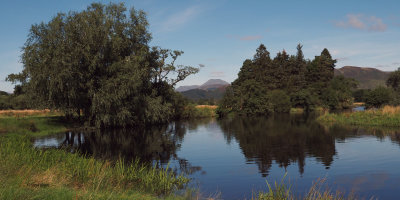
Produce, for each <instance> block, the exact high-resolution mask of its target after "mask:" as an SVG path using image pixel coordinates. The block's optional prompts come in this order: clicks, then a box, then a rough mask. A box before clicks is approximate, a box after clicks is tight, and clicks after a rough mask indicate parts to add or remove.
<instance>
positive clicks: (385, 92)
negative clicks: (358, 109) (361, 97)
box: [365, 86, 393, 108]
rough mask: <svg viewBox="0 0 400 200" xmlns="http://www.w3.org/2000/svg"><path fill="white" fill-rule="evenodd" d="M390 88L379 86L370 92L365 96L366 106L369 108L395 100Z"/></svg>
mask: <svg viewBox="0 0 400 200" xmlns="http://www.w3.org/2000/svg"><path fill="white" fill-rule="evenodd" d="M392 93H393V92H392V90H391V89H390V88H386V87H382V86H381V87H377V88H375V89H373V90H371V91H370V92H368V94H367V95H366V97H365V106H366V107H367V108H371V107H375V108H378V107H381V106H383V105H388V104H389V103H390V102H391V101H392V100H393V94H392Z"/></svg>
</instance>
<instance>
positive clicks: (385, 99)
mask: <svg viewBox="0 0 400 200" xmlns="http://www.w3.org/2000/svg"><path fill="white" fill-rule="evenodd" d="M353 97H354V100H355V101H357V102H364V103H365V106H366V107H367V108H378V107H381V106H384V105H393V106H398V105H400V68H399V69H397V70H396V71H394V72H392V73H390V75H389V77H388V79H387V80H386V87H384V86H379V87H377V88H374V89H359V90H355V91H354V92H353Z"/></svg>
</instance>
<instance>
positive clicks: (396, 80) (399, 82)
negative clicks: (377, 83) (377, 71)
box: [386, 68, 400, 93]
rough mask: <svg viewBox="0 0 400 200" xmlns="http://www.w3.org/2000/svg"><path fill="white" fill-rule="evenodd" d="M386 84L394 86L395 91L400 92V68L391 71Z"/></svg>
mask: <svg viewBox="0 0 400 200" xmlns="http://www.w3.org/2000/svg"><path fill="white" fill-rule="evenodd" d="M386 85H387V86H389V87H391V88H393V90H394V91H395V92H397V93H400V68H399V69H397V70H396V71H394V72H392V73H390V75H389V78H388V79H387V81H386Z"/></svg>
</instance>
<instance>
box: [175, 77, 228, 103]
mask: <svg viewBox="0 0 400 200" xmlns="http://www.w3.org/2000/svg"><path fill="white" fill-rule="evenodd" d="M229 85H230V84H229V83H228V82H226V81H224V80H221V79H210V80H208V81H207V82H205V83H204V84H202V85H191V86H180V87H178V88H177V89H176V91H178V92H181V93H182V94H183V96H185V97H186V98H188V99H191V100H195V101H197V100H200V99H214V100H219V99H221V98H222V96H223V95H224V93H225V89H226V87H228V86H229Z"/></svg>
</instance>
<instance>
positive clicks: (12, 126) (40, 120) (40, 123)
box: [0, 116, 67, 137]
mask: <svg viewBox="0 0 400 200" xmlns="http://www.w3.org/2000/svg"><path fill="white" fill-rule="evenodd" d="M61 120H62V117H60V116H26V117H20V118H16V117H8V116H7V117H4V116H1V117H0V134H8V135H10V134H13V135H29V136H34V137H38V136H45V135H50V134H54V133H60V132H63V131H66V130H67V126H66V124H64V123H62V122H61Z"/></svg>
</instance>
